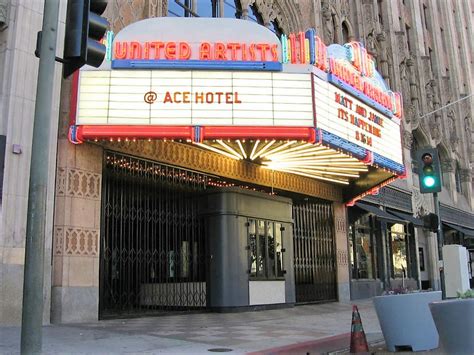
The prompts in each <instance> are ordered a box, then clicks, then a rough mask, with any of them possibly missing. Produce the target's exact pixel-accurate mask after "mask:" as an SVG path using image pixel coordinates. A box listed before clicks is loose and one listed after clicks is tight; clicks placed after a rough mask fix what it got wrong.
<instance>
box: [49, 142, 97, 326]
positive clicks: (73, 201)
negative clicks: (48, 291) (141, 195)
mask: <svg viewBox="0 0 474 355" xmlns="http://www.w3.org/2000/svg"><path fill="white" fill-rule="evenodd" d="M102 154H103V153H102V147H99V146H96V145H92V144H87V143H85V144H81V145H73V144H71V143H69V142H68V141H67V139H64V138H63V139H60V140H59V142H58V162H57V170H56V191H55V200H56V205H55V214H54V231H53V275H52V276H53V281H52V284H53V286H52V297H51V321H52V322H54V323H71V322H88V321H89V322H90V321H97V320H98V314H99V310H98V304H99V240H100V239H99V232H100V211H101V202H100V198H101V177H102V175H101V174H102Z"/></svg>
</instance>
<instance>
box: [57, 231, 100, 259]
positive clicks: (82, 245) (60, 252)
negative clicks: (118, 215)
mask: <svg viewBox="0 0 474 355" xmlns="http://www.w3.org/2000/svg"><path fill="white" fill-rule="evenodd" d="M54 255H56V256H93V257H98V256H99V231H98V230H93V229H84V228H74V227H56V228H55V230H54Z"/></svg>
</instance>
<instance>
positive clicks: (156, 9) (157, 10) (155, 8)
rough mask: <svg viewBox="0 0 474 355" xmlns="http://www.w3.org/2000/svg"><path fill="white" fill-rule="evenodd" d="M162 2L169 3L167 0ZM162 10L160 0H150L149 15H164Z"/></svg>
mask: <svg viewBox="0 0 474 355" xmlns="http://www.w3.org/2000/svg"><path fill="white" fill-rule="evenodd" d="M162 2H163V3H165V5H168V3H167V2H168V1H167V0H162ZM166 8H167V7H166ZM161 10H162V8H161V7H160V4H159V2H158V0H148V17H160V16H163V15H162V12H161Z"/></svg>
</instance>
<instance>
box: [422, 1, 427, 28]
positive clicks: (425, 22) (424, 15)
mask: <svg viewBox="0 0 474 355" xmlns="http://www.w3.org/2000/svg"><path fill="white" fill-rule="evenodd" d="M423 22H424V24H425V28H426V29H428V7H427V6H426V5H425V4H423Z"/></svg>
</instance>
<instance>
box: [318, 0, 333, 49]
mask: <svg viewBox="0 0 474 355" xmlns="http://www.w3.org/2000/svg"><path fill="white" fill-rule="evenodd" d="M321 13H322V15H323V34H324V39H325V40H326V44H329V43H335V42H336V29H335V26H336V24H335V21H334V19H335V15H336V12H335V10H334V8H333V7H332V6H331V4H330V2H329V1H323V2H322V3H321Z"/></svg>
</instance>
